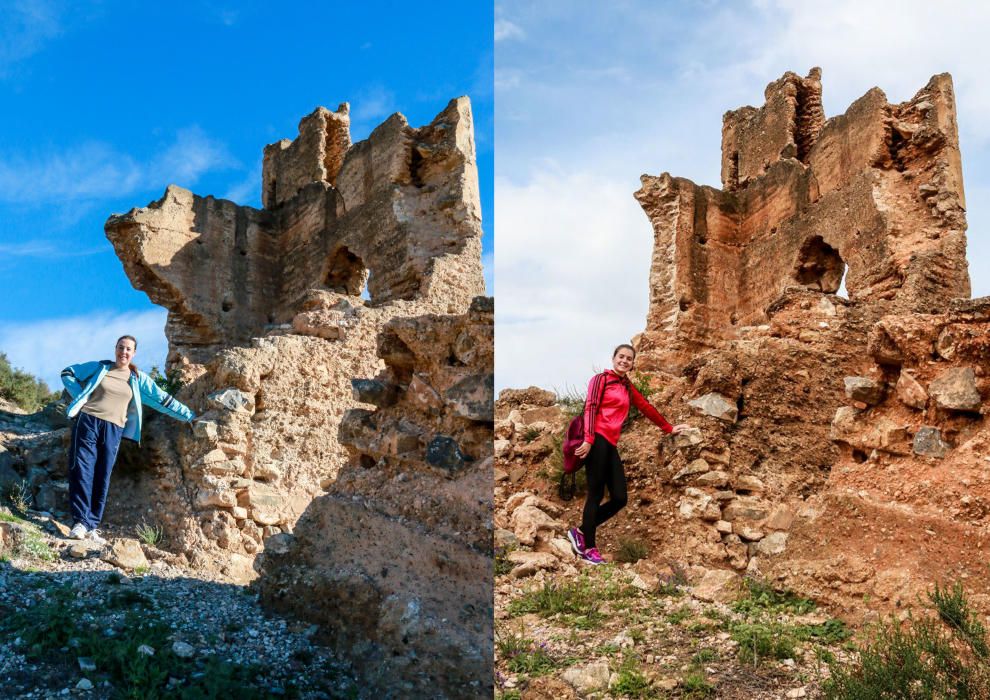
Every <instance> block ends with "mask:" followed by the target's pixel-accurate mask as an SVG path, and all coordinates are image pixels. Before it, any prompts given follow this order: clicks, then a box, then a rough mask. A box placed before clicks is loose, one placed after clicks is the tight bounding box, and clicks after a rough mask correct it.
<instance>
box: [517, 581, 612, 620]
mask: <svg viewBox="0 0 990 700" xmlns="http://www.w3.org/2000/svg"><path fill="white" fill-rule="evenodd" d="M600 601H601V596H600V591H599V590H597V589H596V587H595V586H594V585H593V584H592V582H591V581H590V580H589V579H588V578H587V577H585V576H581V577H579V578H577V579H574V580H572V581H565V582H562V583H556V582H553V581H549V582H547V583H544V584H543V586H542V587H540V588H535V589H532V590H529V591H527V592H526V593H524V594H523V595H521V596H519V597H518V598H516V599H515V600H513V601H512V602H510V603H509V614H510V615H512V616H513V617H515V616H518V615H523V614H526V613H536V614H537V615H540V616H541V617H553V616H555V615H559V616H560V617H561V618H562V619H563V621H565V622H567V623H568V624H572V625H574V626H576V627H578V628H581V629H590V628H591V627H594V626H595V625H597V624H598V622H599V621H600V620H601V619H602V614H601V612H600V607H601V602H600Z"/></svg>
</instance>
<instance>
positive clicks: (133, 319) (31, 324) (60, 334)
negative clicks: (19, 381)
mask: <svg viewBox="0 0 990 700" xmlns="http://www.w3.org/2000/svg"><path fill="white" fill-rule="evenodd" d="M165 317H166V311H165V310H164V309H158V308H156V309H150V310H148V311H112V310H104V311H96V312H93V313H92V314H88V315H85V316H73V317H69V318H53V319H41V320H36V321H26V322H17V323H0V352H3V353H5V354H6V355H7V359H8V360H10V363H11V365H13V366H14V367H18V368H21V369H23V370H26V371H27V372H30V373H31V374H33V375H35V376H37V377H40V378H41V379H43V380H44V381H45V382H46V383H47V384H48V386H49V388H51V389H53V390H57V389H61V387H62V382H61V380H60V378H59V375H60V374H61V372H62V370H63V369H64V368H65V367H67V366H68V365H71V364H76V363H79V362H87V361H89V360H103V359H112V358H113V347H114V343H115V342H116V340H117V338H119V337H120V336H122V335H133V336H134V337H135V338H137V339H138V352H137V355H135V358H134V360H135V364H137V365H138V367H140V368H141V369H143V370H145V371H147V370H149V369H151V367H152V365H157V366H158V367H163V366H164V364H165V356H166V355H167V354H168V342H167V341H166V340H165Z"/></svg>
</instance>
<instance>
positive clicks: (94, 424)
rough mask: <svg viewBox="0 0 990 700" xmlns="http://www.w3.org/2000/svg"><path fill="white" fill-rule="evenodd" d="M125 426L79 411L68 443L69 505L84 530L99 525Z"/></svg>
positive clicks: (75, 520)
mask: <svg viewBox="0 0 990 700" xmlns="http://www.w3.org/2000/svg"><path fill="white" fill-rule="evenodd" d="M123 433H124V429H123V428H121V427H120V426H117V425H114V424H113V423H111V422H109V421H105V420H103V419H102V418H97V417H95V416H91V415H89V414H88V413H80V414H79V416H78V417H77V418H76V423H75V425H74V426H73V427H72V443H71V445H70V446H69V505H70V507H71V509H72V521H73V523H82V524H83V525H85V526H86V529H87V530H92V529H94V528H96V527H98V526H99V524H100V521H101V520H103V508H104V506H106V504H107V492H108V491H109V490H110V472H111V471H113V463H114V462H115V461H116V459H117V450H118V449H119V448H120V438H121V436H122V435H123Z"/></svg>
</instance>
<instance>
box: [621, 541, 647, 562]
mask: <svg viewBox="0 0 990 700" xmlns="http://www.w3.org/2000/svg"><path fill="white" fill-rule="evenodd" d="M649 554H650V545H648V544H647V543H646V542H643V540H638V539H632V538H625V539H621V540H619V547H618V549H616V550H615V560H616V561H619V562H623V563H626V564H635V563H636V562H638V561H639V560H640V559H646V557H648V556H649Z"/></svg>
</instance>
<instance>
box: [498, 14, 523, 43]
mask: <svg viewBox="0 0 990 700" xmlns="http://www.w3.org/2000/svg"><path fill="white" fill-rule="evenodd" d="M525 36H526V33H525V32H523V30H522V28H521V27H519V25H517V24H514V23H512V22H510V21H509V20H507V19H496V20H495V41H505V40H506V39H522V38H524V37H525Z"/></svg>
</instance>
